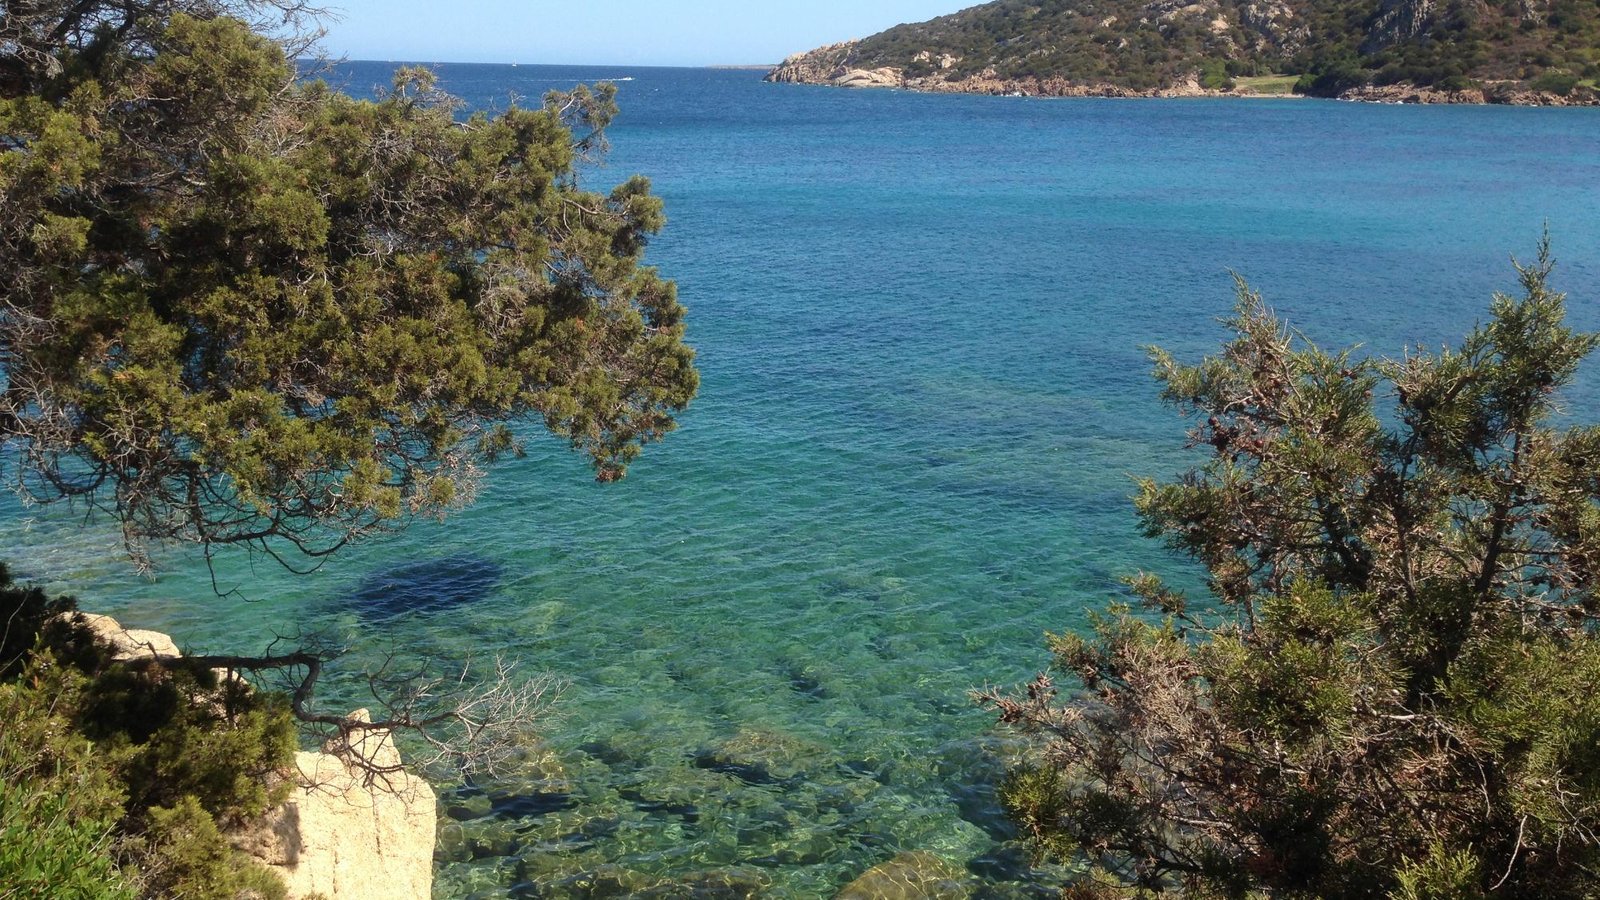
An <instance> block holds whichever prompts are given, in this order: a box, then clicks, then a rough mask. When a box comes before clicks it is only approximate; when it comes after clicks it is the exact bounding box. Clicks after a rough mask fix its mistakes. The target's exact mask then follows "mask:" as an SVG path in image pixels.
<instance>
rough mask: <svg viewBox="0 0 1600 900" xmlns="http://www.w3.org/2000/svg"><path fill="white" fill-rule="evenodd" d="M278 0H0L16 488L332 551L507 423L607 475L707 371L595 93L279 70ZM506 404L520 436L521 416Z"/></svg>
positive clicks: (185, 535) (469, 462)
mask: <svg viewBox="0 0 1600 900" xmlns="http://www.w3.org/2000/svg"><path fill="white" fill-rule="evenodd" d="M270 12H282V13H283V14H284V15H287V16H290V17H291V18H292V17H293V16H296V15H302V14H304V13H305V12H306V11H305V10H304V9H302V8H300V7H298V6H296V5H291V4H289V3H287V2H284V3H271V2H252V0H238V2H208V0H135V2H132V3H123V2H118V3H110V2H100V0H88V2H65V0H55V2H45V3H29V4H26V5H19V4H12V5H10V6H6V7H0V206H3V208H4V209H5V211H6V212H5V215H4V216H3V217H0V374H3V379H0V443H5V444H8V445H9V446H10V447H11V448H12V449H13V450H14V451H15V453H16V455H17V457H18V458H17V460H16V465H14V466H12V467H11V468H12V470H13V471H12V473H11V474H12V475H13V476H14V480H15V481H16V482H17V484H18V486H19V487H20V488H21V489H22V490H23V491H25V492H26V493H27V494H28V495H29V496H30V497H31V498H32V499H35V500H38V501H41V502H48V501H56V500H61V499H63V498H65V499H71V500H76V501H78V502H81V503H86V504H88V505H89V506H90V507H91V508H96V509H103V510H105V511H107V512H108V513H110V514H111V515H113V516H114V517H115V519H116V520H117V521H118V522H120V523H122V524H123V526H124V529H125V533H126V535H127V543H128V546H129V549H130V550H131V551H132V552H133V554H134V557H135V559H137V560H140V561H142V560H143V558H144V553H145V546H146V544H147V543H148V542H150V541H160V540H180V541H193V542H199V543H202V544H204V545H206V546H207V547H213V546H219V545H228V544H231V545H245V546H248V547H251V548H254V549H259V550H265V551H268V552H271V553H275V554H283V555H285V556H287V557H289V558H294V557H295V556H296V555H297V554H306V555H309V556H313V557H320V556H323V555H325V554H328V553H332V552H334V551H335V550H337V549H338V548H339V547H340V546H342V545H343V544H344V543H346V542H348V541H349V540H351V539H354V538H358V537H360V536H362V535H365V534H369V533H372V532H374V531H380V530H383V529H386V528H389V527H393V526H394V525H396V524H398V523H400V522H402V521H404V520H405V519H406V518H408V517H412V516H431V515H443V514H445V513H446V512H448V511H449V510H451V509H453V508H455V507H456V506H459V505H461V504H463V503H466V502H468V501H469V500H470V499H471V497H472V494H473V490H474V487H475V485H476V484H477V483H478V480H479V477H480V475H481V474H482V470H483V467H484V466H486V465H487V464H488V463H490V462H493V461H495V460H496V459H499V458H501V457H503V456H506V455H508V454H513V455H514V454H517V453H519V452H520V450H521V447H522V441H523V440H524V439H525V437H526V429H525V428H520V426H521V424H522V423H528V424H530V425H531V426H532V427H533V428H534V429H536V430H537V429H538V428H539V427H540V426H542V427H543V428H544V429H547V430H548V431H549V432H552V433H553V434H555V435H557V436H558V437H560V438H561V439H563V440H565V441H567V442H568V443H570V444H571V446H573V447H574V448H576V449H578V450H581V451H582V452H584V453H585V454H586V455H587V456H588V457H589V458H590V459H591V460H592V462H593V465H594V468H595V472H596V475H597V477H598V478H599V479H600V480H602V481H613V480H616V479H618V478H621V477H622V475H623V473H624V472H625V471H626V469H627V466H628V464H629V463H630V462H632V461H633V460H634V458H635V457H636V456H637V454H638V452H639V449H640V447H641V446H642V445H644V444H646V443H649V442H651V441H654V440H656V439H658V438H660V437H661V436H662V435H664V434H666V433H667V432H668V431H670V430H671V429H672V428H673V427H674V426H675V424H676V418H675V416H676V413H677V412H678V411H680V410H682V409H683V408H684V407H685V406H686V404H687V403H688V402H689V400H690V398H691V397H692V396H693V394H694V393H695V390H696V388H697V385H698V375H697V373H696V371H695V369H694V366H693V351H692V350H690V349H689V348H688V347H687V346H686V345H685V344H684V342H683V336H684V327H683V314H684V310H683V307H682V306H680V305H679V303H678V301H677V294H676V290H675V288H674V286H673V284H672V283H671V282H669V281H666V280H664V279H662V278H661V277H660V276H659V275H658V274H657V273H656V271H655V270H654V269H652V268H650V267H649V266H646V265H644V262H643V254H644V251H645V248H646V245H647V243H648V241H649V238H650V236H651V235H652V234H654V233H655V232H656V231H658V230H659V229H660V228H661V226H662V224H663V222H664V217H663V214H662V208H661V203H660V200H659V199H658V198H656V197H655V196H653V195H652V194H651V193H650V187H649V183H648V182H647V181H646V180H645V179H643V178H631V179H628V180H626V181H624V182H623V183H622V184H620V185H618V186H617V187H616V188H614V189H612V190H611V191H609V192H605V193H597V192H594V191H590V190H587V189H586V188H585V187H583V185H582V184H580V179H579V175H580V171H581V170H583V167H584V165H585V163H586V161H592V160H594V159H595V158H596V157H597V156H598V154H599V153H600V152H601V151H602V150H603V148H604V129H605V127H606V125H607V124H608V123H609V122H610V121H611V120H612V118H613V116H614V115H615V114H616V112H617V108H616V103H615V89H614V88H612V87H608V86H600V87H597V88H595V89H592V90H591V89H588V88H582V87H580V88H576V89H574V90H572V91H568V92H556V93H552V94H551V95H549V96H548V97H546V98H544V101H543V102H542V103H539V104H535V105H534V106H532V107H524V106H520V105H515V106H512V107H511V108H509V109H507V110H506V111H505V112H503V113H501V114H499V115H495V116H490V115H487V114H474V115H471V116H465V115H462V114H461V110H460V108H459V103H458V102H457V101H455V100H454V99H453V98H451V97H449V96H448V95H446V94H444V93H442V92H441V91H439V90H438V89H437V86H436V84H435V81H434V78H433V75H432V74H431V73H430V72H428V71H426V70H421V69H404V70H401V71H400V72H399V73H398V74H397V76H396V78H395V82H394V86H393V89H392V90H391V91H389V92H388V93H387V94H386V95H385V96H383V97H382V98H381V99H379V100H377V101H366V100H355V99H352V98H350V97H346V96H343V95H341V94H339V93H337V92H335V91H333V90H331V89H330V88H328V87H327V86H326V85H325V84H323V83H321V82H318V81H304V80H302V79H300V78H299V77H298V73H297V71H296V68H295V66H294V65H293V64H292V63H291V58H292V57H291V56H290V53H291V52H294V51H296V45H294V44H292V43H286V42H285V40H283V39H280V38H277V37H273V36H269V35H267V34H265V33H263V32H262V31H261V30H260V29H259V25H258V26H257V27H256V28H252V23H251V22H248V21H246V20H245V19H242V18H239V17H241V16H248V17H251V18H252V19H259V18H260V17H261V16H262V15H263V14H265V13H270ZM519 429H520V430H519Z"/></svg>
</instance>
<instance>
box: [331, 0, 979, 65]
mask: <svg viewBox="0 0 1600 900" xmlns="http://www.w3.org/2000/svg"><path fill="white" fill-rule="evenodd" d="M979 2H982V0H566V2H559V3H558V2H551V0H522V2H518V0H329V3H330V5H331V6H332V7H333V8H334V10H335V14H336V15H337V17H338V18H336V19H332V20H330V21H329V22H328V23H327V24H328V37H327V39H326V40H325V41H324V47H325V48H326V50H327V51H328V52H329V53H330V54H331V55H333V56H336V57H337V56H343V57H348V58H350V59H395V60H417V61H427V62H507V63H509V62H516V63H561V64H574V63H607V64H609V63H626V64H631V65H641V66H643V65H659V66H703V65H750V64H757V63H773V62H777V61H778V60H779V59H781V58H783V57H784V56H787V55H789V54H790V53H797V52H799V51H802V50H810V49H811V48H813V47H816V46H819V45H821V44H830V43H833V42H834V41H841V40H845V39H847V38H853V37H866V36H867V35H869V34H873V33H875V32H879V31H882V30H883V29H885V28H888V27H890V26H892V25H898V24H900V23H901V22H920V21H922V20H924V19H930V18H933V17H934V16H940V15H944V14H945V13H951V12H955V11H956V10H958V9H962V8H964V7H967V6H973V5H975V4H977V3H979Z"/></svg>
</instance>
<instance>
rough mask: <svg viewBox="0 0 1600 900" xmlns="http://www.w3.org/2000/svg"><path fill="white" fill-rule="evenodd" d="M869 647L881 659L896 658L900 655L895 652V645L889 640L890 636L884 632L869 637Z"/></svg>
mask: <svg viewBox="0 0 1600 900" xmlns="http://www.w3.org/2000/svg"><path fill="white" fill-rule="evenodd" d="M867 647H868V648H869V649H871V650H872V652H873V654H874V655H876V656H877V657H878V658H879V659H895V658H896V657H898V656H899V655H900V654H898V653H896V652H894V646H893V645H892V644H891V643H890V642H889V636H888V635H886V634H884V633H882V632H879V633H878V634H875V635H873V636H872V637H870V638H868V639H867Z"/></svg>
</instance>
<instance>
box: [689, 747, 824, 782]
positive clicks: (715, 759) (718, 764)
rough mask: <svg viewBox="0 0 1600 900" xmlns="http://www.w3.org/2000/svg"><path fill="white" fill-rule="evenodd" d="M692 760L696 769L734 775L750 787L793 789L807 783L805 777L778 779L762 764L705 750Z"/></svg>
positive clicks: (693, 756)
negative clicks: (776, 786)
mask: <svg viewBox="0 0 1600 900" xmlns="http://www.w3.org/2000/svg"><path fill="white" fill-rule="evenodd" d="M691 759H693V761H694V767H695V768H696V769H705V770H707V771H709V772H716V773H718V774H721V775H732V776H733V777H735V778H737V779H739V780H740V781H743V782H744V783H745V784H750V785H756V786H766V785H779V786H783V787H792V786H793V785H795V784H799V783H801V782H803V781H805V776H803V775H796V776H794V777H792V778H778V777H777V776H775V775H773V774H772V772H770V771H769V770H768V769H767V767H766V766H765V765H763V764H762V763H743V762H739V761H737V760H732V759H727V758H725V757H722V756H719V755H718V754H716V753H713V752H710V751H705V750H702V751H700V752H699V753H695V754H693V755H692V756H691Z"/></svg>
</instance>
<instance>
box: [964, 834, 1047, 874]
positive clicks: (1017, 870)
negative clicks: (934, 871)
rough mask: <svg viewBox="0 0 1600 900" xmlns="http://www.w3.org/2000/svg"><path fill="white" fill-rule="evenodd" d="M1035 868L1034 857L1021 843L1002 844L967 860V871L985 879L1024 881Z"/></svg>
mask: <svg viewBox="0 0 1600 900" xmlns="http://www.w3.org/2000/svg"><path fill="white" fill-rule="evenodd" d="M1032 870H1033V858H1032V856H1031V855H1030V854H1029V853H1028V851H1027V849H1026V848H1025V847H1023V846H1022V845H1021V844H1017V843H1010V844H1001V845H999V846H996V847H995V848H994V849H992V850H990V851H989V852H987V853H985V854H983V855H982V856H977V857H974V858H973V859H970V860H968V861H967V871H969V872H971V873H972V874H974V875H976V876H978V877H979V878H982V879H983V880H985V881H1024V880H1026V879H1027V877H1028V875H1029V873H1030V872H1031V871H1032Z"/></svg>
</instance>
